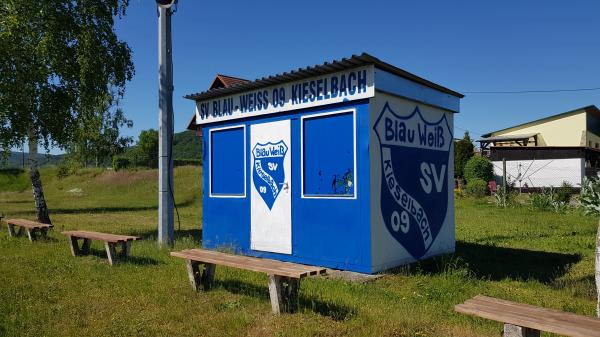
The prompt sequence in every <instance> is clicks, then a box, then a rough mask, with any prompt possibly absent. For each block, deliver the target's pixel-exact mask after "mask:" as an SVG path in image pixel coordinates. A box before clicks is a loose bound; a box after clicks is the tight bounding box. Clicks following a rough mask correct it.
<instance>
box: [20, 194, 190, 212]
mask: <svg viewBox="0 0 600 337" xmlns="http://www.w3.org/2000/svg"><path fill="white" fill-rule="evenodd" d="M195 202H196V199H195V198H191V199H189V200H186V201H184V202H181V203H178V204H177V207H187V206H190V205H193V204H194V203H195ZM151 210H158V205H153V206H106V207H102V206H100V207H82V208H50V216H52V214H89V213H118V212H139V211H151ZM34 211H35V210H34V209H33V208H32V209H31V210H22V211H16V212H11V214H13V215H29V214H32V213H33V212H34Z"/></svg>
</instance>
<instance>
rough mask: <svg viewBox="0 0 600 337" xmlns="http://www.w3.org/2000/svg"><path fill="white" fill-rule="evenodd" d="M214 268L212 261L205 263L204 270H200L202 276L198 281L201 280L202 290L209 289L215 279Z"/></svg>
mask: <svg viewBox="0 0 600 337" xmlns="http://www.w3.org/2000/svg"><path fill="white" fill-rule="evenodd" d="M215 270H216V265H214V264H212V263H205V264H204V270H203V271H202V278H201V279H200V281H201V282H202V287H203V288H204V291H209V290H210V288H212V285H213V282H214V281H215Z"/></svg>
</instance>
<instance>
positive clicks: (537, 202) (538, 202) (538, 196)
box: [529, 190, 552, 211]
mask: <svg viewBox="0 0 600 337" xmlns="http://www.w3.org/2000/svg"><path fill="white" fill-rule="evenodd" d="M529 203H530V204H531V207H532V208H533V209H537V210H540V211H546V210H550V209H552V192H551V191H550V193H548V192H547V191H546V190H542V192H541V193H534V194H531V195H530V196H529Z"/></svg>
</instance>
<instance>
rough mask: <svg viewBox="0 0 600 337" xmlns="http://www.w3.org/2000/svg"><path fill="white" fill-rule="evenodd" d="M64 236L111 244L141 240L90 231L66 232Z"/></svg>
mask: <svg viewBox="0 0 600 337" xmlns="http://www.w3.org/2000/svg"><path fill="white" fill-rule="evenodd" d="M62 234H64V235H67V236H75V237H78V238H82V239H92V240H99V241H104V242H110V243H119V242H124V241H135V240H139V239H140V238H139V237H137V236H131V235H120V234H109V233H100V232H90V231H65V232H62Z"/></svg>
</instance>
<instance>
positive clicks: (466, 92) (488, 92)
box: [463, 87, 600, 94]
mask: <svg viewBox="0 0 600 337" xmlns="http://www.w3.org/2000/svg"><path fill="white" fill-rule="evenodd" d="M594 90H600V87H594V88H577V89H550V90H517V91H463V93H465V94H540V93H553V92H576V91H594Z"/></svg>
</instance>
